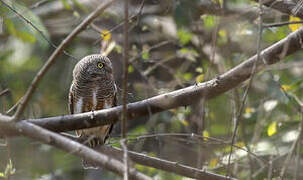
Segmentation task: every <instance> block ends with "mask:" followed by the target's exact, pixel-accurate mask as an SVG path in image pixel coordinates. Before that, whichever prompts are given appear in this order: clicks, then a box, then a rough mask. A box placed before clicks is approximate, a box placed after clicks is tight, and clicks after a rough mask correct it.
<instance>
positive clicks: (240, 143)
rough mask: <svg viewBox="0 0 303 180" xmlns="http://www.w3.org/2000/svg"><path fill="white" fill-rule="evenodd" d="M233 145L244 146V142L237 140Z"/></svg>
mask: <svg viewBox="0 0 303 180" xmlns="http://www.w3.org/2000/svg"><path fill="white" fill-rule="evenodd" d="M235 146H237V147H241V148H242V147H244V146H245V143H244V142H237V143H236V144H235Z"/></svg>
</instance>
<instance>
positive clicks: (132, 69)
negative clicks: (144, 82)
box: [128, 65, 134, 73]
mask: <svg viewBox="0 0 303 180" xmlns="http://www.w3.org/2000/svg"><path fill="white" fill-rule="evenodd" d="M128 72H129V73H132V72H134V67H133V66H131V65H129V66H128Z"/></svg>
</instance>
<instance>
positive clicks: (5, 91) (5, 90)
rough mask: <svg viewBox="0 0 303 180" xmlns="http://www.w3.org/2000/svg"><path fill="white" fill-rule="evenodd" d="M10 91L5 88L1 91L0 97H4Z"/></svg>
mask: <svg viewBox="0 0 303 180" xmlns="http://www.w3.org/2000/svg"><path fill="white" fill-rule="evenodd" d="M9 92H10V90H9V89H8V88H7V89H4V90H3V91H1V92H0V97H1V96H4V95H5V94H7V93H9Z"/></svg>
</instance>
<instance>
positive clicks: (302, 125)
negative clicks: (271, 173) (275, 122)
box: [280, 102, 303, 179]
mask: <svg viewBox="0 0 303 180" xmlns="http://www.w3.org/2000/svg"><path fill="white" fill-rule="evenodd" d="M300 103H301V102H298V104H300ZM301 108H302V109H301V113H300V114H301V122H300V127H299V135H298V137H297V139H296V140H295V141H294V142H293V144H292V146H291V148H290V150H289V153H288V155H287V157H286V160H285V162H284V165H283V167H282V170H281V172H280V178H281V179H283V178H284V175H285V172H286V170H287V168H288V166H289V163H290V161H291V158H292V156H293V155H294V153H295V151H296V149H297V146H299V144H300V141H301V140H302V138H303V104H301Z"/></svg>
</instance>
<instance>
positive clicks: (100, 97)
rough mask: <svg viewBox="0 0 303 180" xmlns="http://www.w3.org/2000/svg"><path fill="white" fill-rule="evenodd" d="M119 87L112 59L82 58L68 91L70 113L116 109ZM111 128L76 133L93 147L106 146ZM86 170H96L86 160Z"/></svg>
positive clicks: (84, 164)
mask: <svg viewBox="0 0 303 180" xmlns="http://www.w3.org/2000/svg"><path fill="white" fill-rule="evenodd" d="M116 97H117V88H116V84H115V82H114V77H113V69H112V64H111V62H110V60H109V59H108V58H107V57H105V56H101V55H99V54H94V55H90V56H86V57H84V58H83V59H81V60H80V61H79V62H78V63H77V64H76V66H75V68H74V70H73V82H72V85H71V88H70V92H69V109H70V113H71V114H77V113H82V112H88V111H94V110H100V109H105V108H111V107H113V106H116V103H117V101H116ZM112 128H113V124H112V125H106V126H100V127H95V128H89V129H82V130H77V131H76V133H77V135H78V136H80V137H81V138H84V139H87V144H88V146H89V147H91V148H95V147H96V146H98V145H103V144H104V143H105V141H106V139H107V138H108V136H109V134H110V132H111V130H112ZM83 166H84V168H96V166H95V165H94V164H91V163H87V162H86V161H83Z"/></svg>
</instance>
